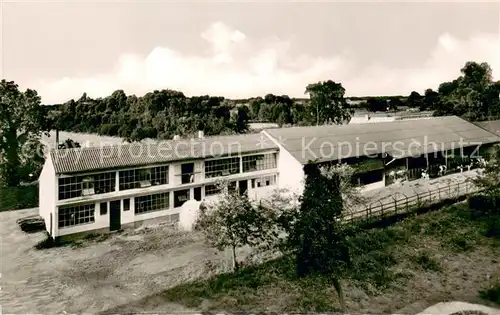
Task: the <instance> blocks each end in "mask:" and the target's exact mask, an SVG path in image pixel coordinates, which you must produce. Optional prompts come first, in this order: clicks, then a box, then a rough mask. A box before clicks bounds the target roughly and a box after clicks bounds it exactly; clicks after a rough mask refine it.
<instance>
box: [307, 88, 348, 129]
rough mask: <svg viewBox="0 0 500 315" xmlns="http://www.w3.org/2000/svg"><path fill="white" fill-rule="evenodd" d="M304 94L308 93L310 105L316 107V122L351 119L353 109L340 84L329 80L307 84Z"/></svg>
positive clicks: (336, 121)
mask: <svg viewBox="0 0 500 315" xmlns="http://www.w3.org/2000/svg"><path fill="white" fill-rule="evenodd" d="M305 93H306V94H309V95H310V99H311V101H310V105H311V106H312V107H313V108H315V109H316V116H317V120H316V123H317V124H320V123H321V124H325V123H334V124H343V123H344V122H346V121H349V120H350V119H351V116H352V114H353V112H354V111H353V110H352V109H350V108H349V105H348V104H347V102H346V101H345V99H344V94H345V89H344V88H343V87H342V84H340V83H335V82H333V81H331V80H328V81H324V82H318V83H313V84H309V85H308V86H307V87H306V91H305Z"/></svg>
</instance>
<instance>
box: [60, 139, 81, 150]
mask: <svg viewBox="0 0 500 315" xmlns="http://www.w3.org/2000/svg"><path fill="white" fill-rule="evenodd" d="M80 147H81V145H80V143H79V142H76V141H73V139H70V138H68V139H66V140H64V142H63V143H60V144H59V145H58V149H62V150H64V149H73V148H80Z"/></svg>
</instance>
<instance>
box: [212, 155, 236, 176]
mask: <svg viewBox="0 0 500 315" xmlns="http://www.w3.org/2000/svg"><path fill="white" fill-rule="evenodd" d="M239 172H240V158H237V157H236V158H227V159H220V160H211V161H205V177H206V178H212V177H220V176H228V175H232V174H237V173H239Z"/></svg>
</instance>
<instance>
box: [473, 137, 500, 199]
mask: <svg viewBox="0 0 500 315" xmlns="http://www.w3.org/2000/svg"><path fill="white" fill-rule="evenodd" d="M489 151H490V152H489V153H490V154H489V156H488V157H487V158H488V162H487V164H486V166H485V168H484V172H483V173H482V175H479V176H478V177H477V178H476V179H475V184H476V185H477V186H478V187H481V188H483V192H484V193H485V194H487V195H490V196H497V197H498V196H500V145H498V144H497V145H495V146H493V147H492V148H491V149H490V150H489Z"/></svg>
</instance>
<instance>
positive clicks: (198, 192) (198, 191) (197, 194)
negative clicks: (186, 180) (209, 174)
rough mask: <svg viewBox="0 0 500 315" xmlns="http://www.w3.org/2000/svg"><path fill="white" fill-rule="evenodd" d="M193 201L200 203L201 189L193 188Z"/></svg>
mask: <svg viewBox="0 0 500 315" xmlns="http://www.w3.org/2000/svg"><path fill="white" fill-rule="evenodd" d="M194 200H196V201H201V187H195V188H194Z"/></svg>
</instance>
